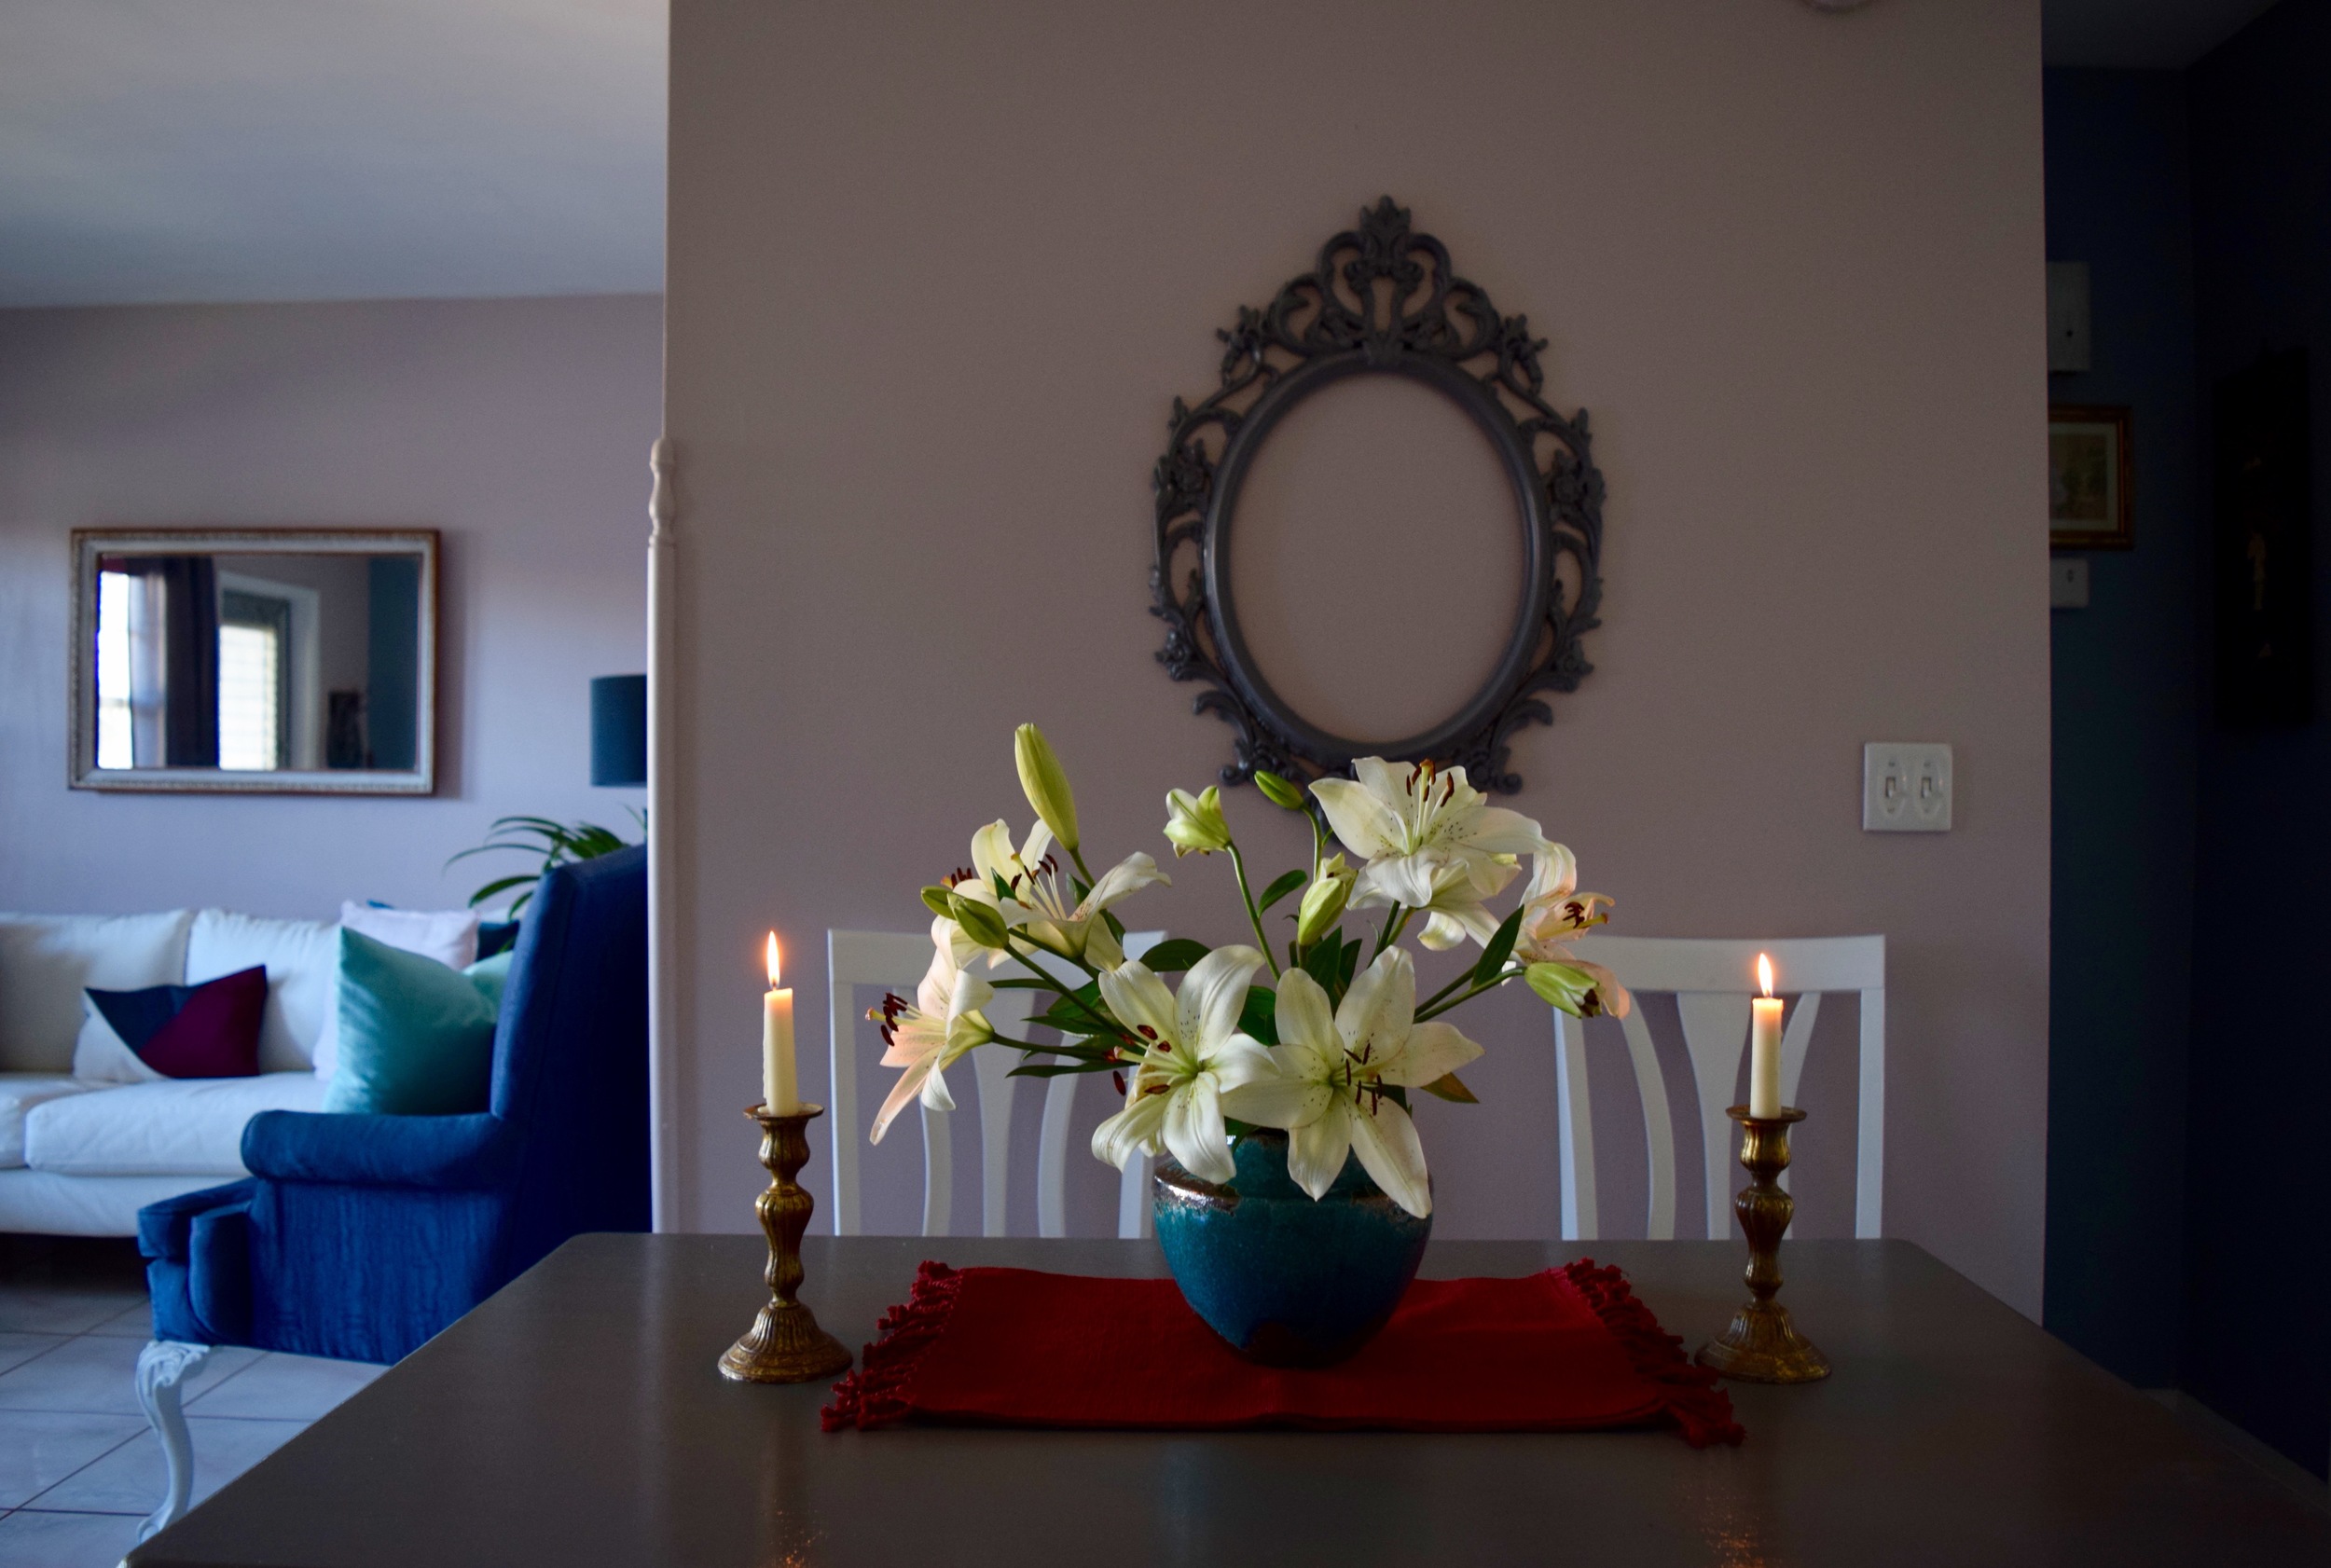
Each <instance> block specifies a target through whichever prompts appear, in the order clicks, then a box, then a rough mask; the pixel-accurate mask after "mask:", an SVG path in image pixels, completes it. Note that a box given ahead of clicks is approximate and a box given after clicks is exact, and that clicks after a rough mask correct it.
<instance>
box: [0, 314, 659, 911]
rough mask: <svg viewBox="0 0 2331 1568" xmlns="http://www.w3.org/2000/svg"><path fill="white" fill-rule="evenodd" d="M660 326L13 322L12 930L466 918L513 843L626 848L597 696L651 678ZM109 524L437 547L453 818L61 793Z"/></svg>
mask: <svg viewBox="0 0 2331 1568" xmlns="http://www.w3.org/2000/svg"><path fill="white" fill-rule="evenodd" d="M661 303H662V302H661V301H660V300H658V299H657V298H656V297H655V296H652V295H621V296H598V297H582V298H571V299H487V300H369V301H363V302H357V303H349V304H326V305H228V306H129V307H107V308H103V309H54V310H48V309H42V310H0V823H4V824H5V827H0V909H21V910H39V911H58V912H72V913H88V914H119V913H128V912H131V911H137V910H150V909H174V908H179V907H185V906H196V907H199V906H201V905H204V904H215V905H220V906H223V907H225V908H228V909H238V910H243V911H246V912H248V913H251V914H255V915H299V916H305V917H309V918H315V917H319V916H321V917H326V918H329V917H335V916H337V915H338V911H339V907H340V901H342V900H344V899H355V900H359V901H361V900H365V899H383V900H386V901H390V902H392V903H397V904H402V905H404V906H406V907H407V908H428V909H442V908H451V907H458V906H459V905H461V904H462V902H464V901H466V900H467V898H468V897H469V894H470V892H471V891H472V889H474V888H476V887H479V886H481V885H482V884H484V883H485V882H487V881H488V880H490V879H491V878H492V877H494V876H497V875H501V874H503V873H506V872H508V871H515V870H518V869H521V868H522V866H523V862H522V861H521V860H518V859H517V857H515V856H503V857H481V858H480V859H477V860H464V861H462V862H461V863H460V864H458V865H455V866H453V867H451V868H450V869H448V867H447V865H446V860H447V857H448V856H450V855H452V854H453V853H454V852H455V851H457V850H460V849H464V848H467V847H469V846H472V845H475V844H476V843H478V842H479V841H480V840H482V839H483V838H484V837H485V836H486V833H487V831H488V827H489V825H490V823H491V822H492V821H493V819H494V818H497V817H500V816H503V815H506V814H510V813H528V814H539V815H542V816H547V817H556V818H565V819H569V820H572V819H573V818H586V819H589V820H592V821H598V822H604V823H607V824H609V825H610V826H613V827H616V828H620V829H622V830H623V831H624V832H626V833H627V834H632V833H633V832H635V830H634V829H633V828H632V824H631V819H630V818H629V817H628V816H627V815H626V814H625V811H624V807H625V805H627V804H628V805H637V804H639V803H640V802H641V800H642V799H643V795H642V792H641V791H638V790H613V789H609V790H594V789H592V788H591V786H590V692H589V680H590V677H592V676H594V675H613V674H618V673H621V672H623V671H625V670H637V669H639V668H640V667H641V665H642V663H643V662H644V657H645V649H644V631H645V627H644V625H643V621H644V612H645V605H646V595H645V592H644V589H643V585H642V583H641V575H642V570H641V562H642V546H643V545H644V543H645V542H646V535H647V525H646V518H645V512H646V497H647V451H648V444H649V443H650V442H651V441H653V440H654V439H655V420H656V366H657V342H658V336H659V330H660V325H661V318H662V309H661ZM104 526H117V527H118V526H139V527H143V526H157V527H159V526H200V527H217V528H236V527H266V528H294V527H299V528H315V527H329V528H434V529H437V530H441V532H442V535H443V541H442V543H443V554H442V556H441V557H440V572H439V586H440V589H441V592H442V595H443V598H442V602H441V610H440V615H439V626H438V630H437V636H438V671H439V674H438V682H439V684H438V707H437V724H438V729H437V747H438V763H437V792H436V793H435V794H434V795H433V796H431V797H429V798H428V799H425V800H422V799H413V798H401V799H400V798H384V797H377V796H376V797H369V798H367V797H365V796H324V795H312V796H300V795H144V794H138V795H131V794H110V793H101V792H97V791H87V790H69V789H67V788H66V787H65V752H66V738H65V737H66V723H65V684H66V683H65V653H66V651H67V649H68V647H69V646H70V637H69V633H68V632H67V630H66V612H67V611H68V609H69V608H70V603H71V597H72V594H71V590H72V563H71V551H70V549H69V548H68V544H69V541H70V539H71V537H72V530H74V529H76V528H94V527H104ZM289 570H290V569H289V568H284V569H283V570H282V571H278V570H277V569H276V568H274V567H270V568H269V571H273V572H275V574H277V575H283V574H284V573H285V572H287V571H289ZM358 588H359V592H360V593H361V592H362V578H361V575H360V576H359V580H358ZM358 608H359V610H360V612H361V610H362V601H361V599H360V601H359V606H358ZM357 619H358V621H359V622H360V623H361V621H362V619H363V616H362V614H361V613H360V614H359V615H358V617H357ZM354 657H355V661H356V671H357V677H358V680H359V681H361V679H362V675H363V665H364V657H365V653H364V648H363V645H362V626H361V625H360V626H359V627H358V645H357V647H356V649H355V653H354ZM505 862H506V863H505Z"/></svg>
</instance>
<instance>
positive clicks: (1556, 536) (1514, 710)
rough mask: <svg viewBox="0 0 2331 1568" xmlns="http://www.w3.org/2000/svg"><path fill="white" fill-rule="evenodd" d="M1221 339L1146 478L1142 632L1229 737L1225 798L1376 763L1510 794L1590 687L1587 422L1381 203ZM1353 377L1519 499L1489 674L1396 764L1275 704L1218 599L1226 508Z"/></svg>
mask: <svg viewBox="0 0 2331 1568" xmlns="http://www.w3.org/2000/svg"><path fill="white" fill-rule="evenodd" d="M1216 336H1217V337H1220V338H1221V340H1222V342H1223V344H1224V350H1223V354H1222V368H1221V386H1220V387H1219V388H1218V389H1216V391H1215V392H1212V393H1211V394H1210V395H1208V396H1207V398H1206V399H1204V400H1203V401H1202V402H1200V403H1199V404H1197V405H1196V406H1194V407H1193V406H1189V405H1188V404H1186V403H1184V402H1183V400H1182V399H1180V398H1179V397H1178V398H1176V399H1175V400H1174V406H1173V417H1172V420H1171V421H1170V430H1171V432H1172V433H1171V436H1170V438H1169V440H1168V442H1167V444H1166V447H1165V455H1164V456H1163V457H1161V458H1159V459H1158V461H1157V466H1156V468H1155V470H1154V471H1153V472H1152V475H1151V484H1152V488H1153V489H1154V490H1155V492H1156V496H1157V511H1156V528H1157V540H1156V543H1157V557H1156V562H1155V564H1154V565H1153V566H1152V568H1151V571H1150V592H1151V595H1152V600H1153V602H1152V606H1151V613H1152V614H1153V615H1156V616H1158V617H1159V618H1160V619H1162V620H1164V621H1165V627H1166V630H1165V647H1164V648H1162V649H1161V650H1159V652H1158V654H1157V659H1158V662H1159V663H1160V664H1163V665H1164V666H1165V671H1166V673H1167V674H1168V675H1169V676H1171V677H1172V678H1173V679H1174V680H1176V681H1204V682H1206V684H1207V687H1208V690H1207V691H1205V692H1203V693H1201V694H1199V695H1198V696H1197V698H1196V699H1195V700H1194V701H1193V703H1192V705H1191V706H1192V709H1193V711H1194V712H1199V713H1207V712H1211V713H1214V714H1216V715H1218V716H1219V717H1221V719H1223V720H1224V721H1225V722H1228V723H1229V724H1230V725H1231V727H1232V729H1233V730H1234V732H1235V735H1234V752H1235V761H1234V762H1232V763H1228V764H1226V765H1225V766H1224V767H1223V768H1222V770H1221V777H1222V781H1223V782H1224V783H1226V784H1235V783H1239V782H1241V781H1243V780H1246V779H1248V778H1250V777H1253V775H1254V773H1255V771H1256V770H1257V769H1259V768H1261V769H1267V770H1269V771H1271V772H1273V773H1277V774H1280V775H1283V776H1285V777H1290V778H1293V779H1296V780H1298V781H1303V780H1308V779H1311V778H1316V777H1326V776H1329V775H1337V774H1348V773H1349V772H1350V771H1351V763H1352V762H1353V760H1354V759H1355V758H1356V757H1362V756H1385V757H1387V758H1392V759H1395V760H1398V761H1403V762H1414V761H1421V760H1424V759H1427V758H1429V759H1431V760H1432V761H1434V762H1435V763H1441V764H1442V765H1449V764H1461V765H1462V766H1464V767H1465V769H1466V770H1467V775H1468V777H1469V778H1470V780H1471V781H1472V782H1473V784H1474V785H1475V786H1476V787H1477V788H1479V789H1482V790H1485V791H1500V792H1504V793H1509V794H1510V793H1512V792H1513V791H1518V790H1519V789H1520V788H1521V787H1522V780H1521V777H1520V776H1518V775H1516V774H1513V773H1511V772H1509V771H1508V770H1507V767H1506V763H1507V759H1508V756H1509V754H1510V750H1511V748H1510V739H1511V736H1513V734H1514V732H1515V731H1516V730H1519V729H1521V728H1522V727H1524V725H1527V724H1531V723H1541V724H1551V723H1552V722H1553V710H1552V708H1551V707H1550V706H1549V705H1548V703H1547V701H1546V700H1545V697H1544V695H1542V694H1545V693H1548V692H1569V691H1575V690H1577V688H1578V684H1579V680H1580V679H1581V678H1582V677H1584V676H1585V675H1586V674H1587V673H1588V672H1589V671H1590V670H1592V669H1593V666H1592V665H1590V664H1589V663H1587V661H1586V658H1585V655H1584V653H1582V652H1581V651H1580V648H1579V638H1580V637H1581V635H1582V634H1584V633H1585V632H1587V631H1589V630H1591V629H1593V627H1594V626H1598V625H1599V624H1600V622H1599V620H1598V619H1597V617H1596V611H1597V610H1598V609H1599V607H1600V605H1601V603H1602V595H1603V585H1602V574H1601V569H1600V562H1601V557H1602V543H1603V494H1604V489H1603V476H1602V475H1601V473H1600V472H1599V471H1598V470H1597V469H1596V468H1595V466H1594V463H1593V457H1592V455H1591V452H1590V443H1589V436H1588V431H1587V417H1586V411H1585V410H1584V409H1580V410H1579V412H1578V413H1577V414H1576V415H1575V416H1572V417H1570V418H1565V417H1564V416H1562V415H1561V414H1558V413H1556V412H1555V411H1554V410H1553V408H1552V407H1551V406H1548V404H1547V403H1546V401H1545V399H1544V397H1543V395H1542V394H1543V392H1544V388H1545V373H1544V371H1543V370H1542V369H1541V368H1540V366H1539V364H1538V352H1539V351H1541V350H1542V349H1544V348H1545V347H1546V344H1545V341H1544V340H1543V339H1534V338H1532V337H1530V334H1529V326H1528V322H1527V318H1525V317H1523V316H1500V315H1499V314H1498V313H1497V309H1496V308H1495V307H1494V306H1493V305H1491V303H1490V301H1489V296H1488V295H1487V294H1486V293H1484V292H1483V290H1482V289H1481V288H1480V287H1479V285H1477V284H1474V283H1471V282H1468V281H1466V280H1465V279H1463V278H1460V277H1458V276H1457V275H1456V273H1455V270H1454V268H1452V267H1451V266H1450V263H1449V253H1448V250H1447V248H1446V247H1445V246H1443V245H1442V244H1441V241H1438V240H1436V239H1434V238H1433V237H1432V236H1431V235H1429V234H1422V233H1418V232H1416V231H1415V230H1414V229H1412V228H1411V227H1409V213H1408V210H1407V209H1406V208H1403V207H1400V206H1397V205H1395V204H1394V202H1393V200H1392V199H1391V198H1390V197H1388V196H1387V197H1386V198H1384V199H1382V200H1380V201H1378V202H1377V203H1376V205H1375V206H1374V207H1372V208H1368V209H1364V210H1363V211H1362V212H1361V213H1360V216H1359V227H1357V228H1351V229H1345V230H1344V231H1343V232H1341V233H1339V234H1336V235H1334V236H1333V237H1331V239H1330V240H1329V241H1328V242H1327V243H1326V244H1324V245H1322V246H1321V247H1320V249H1319V260H1318V266H1317V268H1315V269H1314V270H1313V271H1310V272H1306V273H1303V274H1301V275H1300V276H1298V277H1295V278H1292V279H1290V280H1289V281H1288V282H1287V284H1286V285H1285V286H1284V287H1282V288H1281V289H1280V290H1279V292H1278V294H1277V296H1276V297H1275V298H1274V299H1273V300H1272V301H1271V303H1270V304H1269V305H1268V306H1267V307H1265V308H1264V309H1260V310H1257V309H1251V308H1248V307H1246V306H1241V307H1240V308H1239V311H1238V322H1237V324H1236V325H1235V326H1234V327H1233V328H1232V329H1230V330H1229V331H1227V332H1218V333H1217V334H1216ZM1358 375H1394V376H1404V377H1408V378H1412V379H1414V380H1416V381H1419V382H1422V383H1423V384H1425V385H1426V386H1428V387H1431V388H1433V389H1434V390H1435V391H1438V392H1441V393H1443V394H1444V395H1446V396H1448V397H1449V398H1451V399H1452V400H1453V401H1455V403H1456V405H1457V406H1459V407H1460V408H1462V409H1464V410H1465V412H1466V413H1467V414H1468V415H1469V417H1470V418H1471V419H1472V420H1473V422H1474V423H1475V425H1476V426H1478V427H1479V428H1480V429H1481V431H1482V432H1483V434H1485V435H1486V436H1487V437H1488V438H1489V441H1490V444H1491V445H1492V446H1493V447H1495V448H1496V449H1497V453H1498V455H1499V457H1500V459H1501V461H1502V462H1503V465H1504V468H1505V470H1506V474H1507V476H1508V478H1509V479H1510V482H1511V483H1512V486H1513V490H1514V498H1515V502H1516V504H1517V506H1518V508H1519V511H1520V516H1521V522H1522V528H1523V534H1524V538H1523V562H1524V566H1523V570H1524V571H1525V572H1526V573H1527V574H1528V581H1527V582H1526V584H1525V585H1524V593H1523V596H1522V607H1521V611H1520V612H1519V613H1518V615H1517V616H1516V618H1515V623H1514V626H1513V630H1512V634H1511V635H1510V637H1509V639H1508V640H1507V643H1506V648H1505V652H1504V653H1503V655H1502V656H1501V657H1500V659H1499V661H1498V664H1497V670H1496V671H1495V673H1493V674H1492V675H1491V677H1490V678H1489V680H1488V681H1486V682H1484V683H1483V686H1482V687H1481V689H1480V690H1479V691H1477V692H1476V693H1474V694H1473V695H1472V696H1471V697H1470V698H1469V700H1468V701H1467V702H1466V704H1465V705H1464V707H1462V708H1459V709H1458V710H1457V711H1456V712H1455V713H1454V714H1452V715H1451V716H1450V717H1449V718H1447V719H1446V720H1443V721H1442V722H1440V723H1438V724H1436V725H1434V726H1432V727H1431V728H1430V729H1428V730H1426V731H1424V732H1423V733H1421V734H1419V735H1415V736H1410V737H1408V738H1407V739H1405V740H1401V741H1399V742H1395V743H1392V744H1390V745H1384V744H1377V743H1365V742H1359V741H1353V740H1349V739H1346V738H1345V737H1343V736H1336V735H1332V734H1331V733H1329V732H1328V731H1326V730H1324V729H1322V728H1320V727H1319V726H1317V725H1316V724H1313V723H1311V722H1309V721H1307V720H1305V719H1304V718H1303V715H1302V714H1300V713H1298V712H1296V711H1295V710H1294V709H1293V708H1291V707H1290V705H1289V704H1288V703H1287V702H1286V701H1285V700H1284V699H1282V698H1281V697H1280V696H1279V695H1278V694H1277V693H1276V692H1275V691H1273V690H1272V688H1271V686H1270V683H1269V682H1268V681H1265V680H1264V679H1263V677H1262V672H1261V671H1260V670H1259V669H1258V668H1257V667H1255V662H1254V660H1253V658H1252V656H1251V655H1250V654H1249V653H1248V648H1247V643H1246V639H1245V637H1244V636H1243V634H1242V633H1241V631H1240V629H1239V625H1238V618H1237V605H1236V601H1235V598H1234V595H1233V593H1232V590H1231V582H1230V571H1229V567H1230V560H1231V548H1232V540H1233V537H1234V523H1235V521H1236V516H1237V503H1238V494H1239V488H1240V486H1241V484H1242V483H1243V481H1244V480H1245V477H1246V475H1247V472H1248V468H1249V467H1250V466H1251V464H1252V462H1253V461H1254V457H1255V454H1256V453H1257V452H1258V451H1260V450H1261V449H1262V444H1263V442H1264V441H1265V440H1266V439H1267V438H1268V436H1269V435H1270V433H1271V431H1272V429H1273V428H1274V427H1275V426H1276V424H1277V423H1278V422H1279V420H1281V419H1282V418H1284V417H1285V416H1286V414H1287V412H1288V411H1289V410H1290V408H1292V407H1293V406H1295V405H1296V404H1298V403H1300V402H1301V401H1302V400H1303V399H1304V398H1305V397H1308V396H1311V395H1312V394H1313V393H1315V392H1318V391H1320V390H1321V389H1322V388H1325V387H1328V386H1331V385H1333V384H1334V383H1335V382H1337V381H1340V380H1342V379H1344V378H1346V377H1350V376H1358ZM1190 557H1194V559H1193V560H1191V561H1190V565H1189V567H1188V570H1187V571H1186V572H1185V571H1183V570H1182V566H1183V562H1184V561H1185V560H1186V559H1190ZM1565 561H1566V562H1567V566H1566V567H1565Z"/></svg>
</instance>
